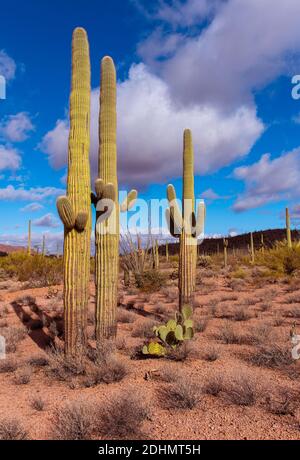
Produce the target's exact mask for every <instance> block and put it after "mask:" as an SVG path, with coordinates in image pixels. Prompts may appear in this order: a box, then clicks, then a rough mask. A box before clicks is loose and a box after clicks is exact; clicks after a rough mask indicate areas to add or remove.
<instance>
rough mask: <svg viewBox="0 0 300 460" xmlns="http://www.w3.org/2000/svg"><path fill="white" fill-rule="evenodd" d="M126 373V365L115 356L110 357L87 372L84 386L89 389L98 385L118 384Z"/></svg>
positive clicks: (127, 370) (127, 371)
mask: <svg viewBox="0 0 300 460" xmlns="http://www.w3.org/2000/svg"><path fill="white" fill-rule="evenodd" d="M128 373H129V369H128V366H127V364H126V363H125V362H124V361H122V360H120V358H118V357H117V356H114V355H111V356H110V357H109V358H108V359H106V360H105V361H103V362H102V363H100V364H99V367H98V366H97V365H96V366H93V367H92V368H91V369H89V370H88V371H87V377H86V379H85V380H84V385H85V386H86V387H91V386H95V385H98V384H100V383H106V384H110V383H114V382H120V381H121V380H123V378H124V377H126V375H128Z"/></svg>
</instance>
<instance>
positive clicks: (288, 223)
mask: <svg viewBox="0 0 300 460" xmlns="http://www.w3.org/2000/svg"><path fill="white" fill-rule="evenodd" d="M285 223H286V239H287V245H288V248H289V249H291V247H292V236H291V220H290V212H289V208H285Z"/></svg>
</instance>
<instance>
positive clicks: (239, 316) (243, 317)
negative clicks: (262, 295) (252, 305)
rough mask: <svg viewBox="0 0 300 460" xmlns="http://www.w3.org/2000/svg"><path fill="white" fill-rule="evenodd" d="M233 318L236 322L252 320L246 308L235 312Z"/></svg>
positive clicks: (237, 309)
mask: <svg viewBox="0 0 300 460" xmlns="http://www.w3.org/2000/svg"><path fill="white" fill-rule="evenodd" d="M232 318H233V319H234V320H235V321H248V320H249V319H250V318H251V314H250V313H249V312H248V311H247V310H246V308H245V307H238V308H236V309H235V310H234V312H233V315H232Z"/></svg>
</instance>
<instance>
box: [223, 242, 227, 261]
mask: <svg viewBox="0 0 300 460" xmlns="http://www.w3.org/2000/svg"><path fill="white" fill-rule="evenodd" d="M227 248H228V240H227V239H226V238H223V250H224V268H226V267H227V264H228V257H227Z"/></svg>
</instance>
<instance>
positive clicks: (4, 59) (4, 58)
mask: <svg viewBox="0 0 300 460" xmlns="http://www.w3.org/2000/svg"><path fill="white" fill-rule="evenodd" d="M16 67H17V66H16V63H15V61H14V60H13V59H12V58H11V57H9V56H8V54H7V53H6V52H5V51H4V50H0V75H3V77H5V78H6V80H7V81H8V80H12V79H14V78H15V73H16Z"/></svg>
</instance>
